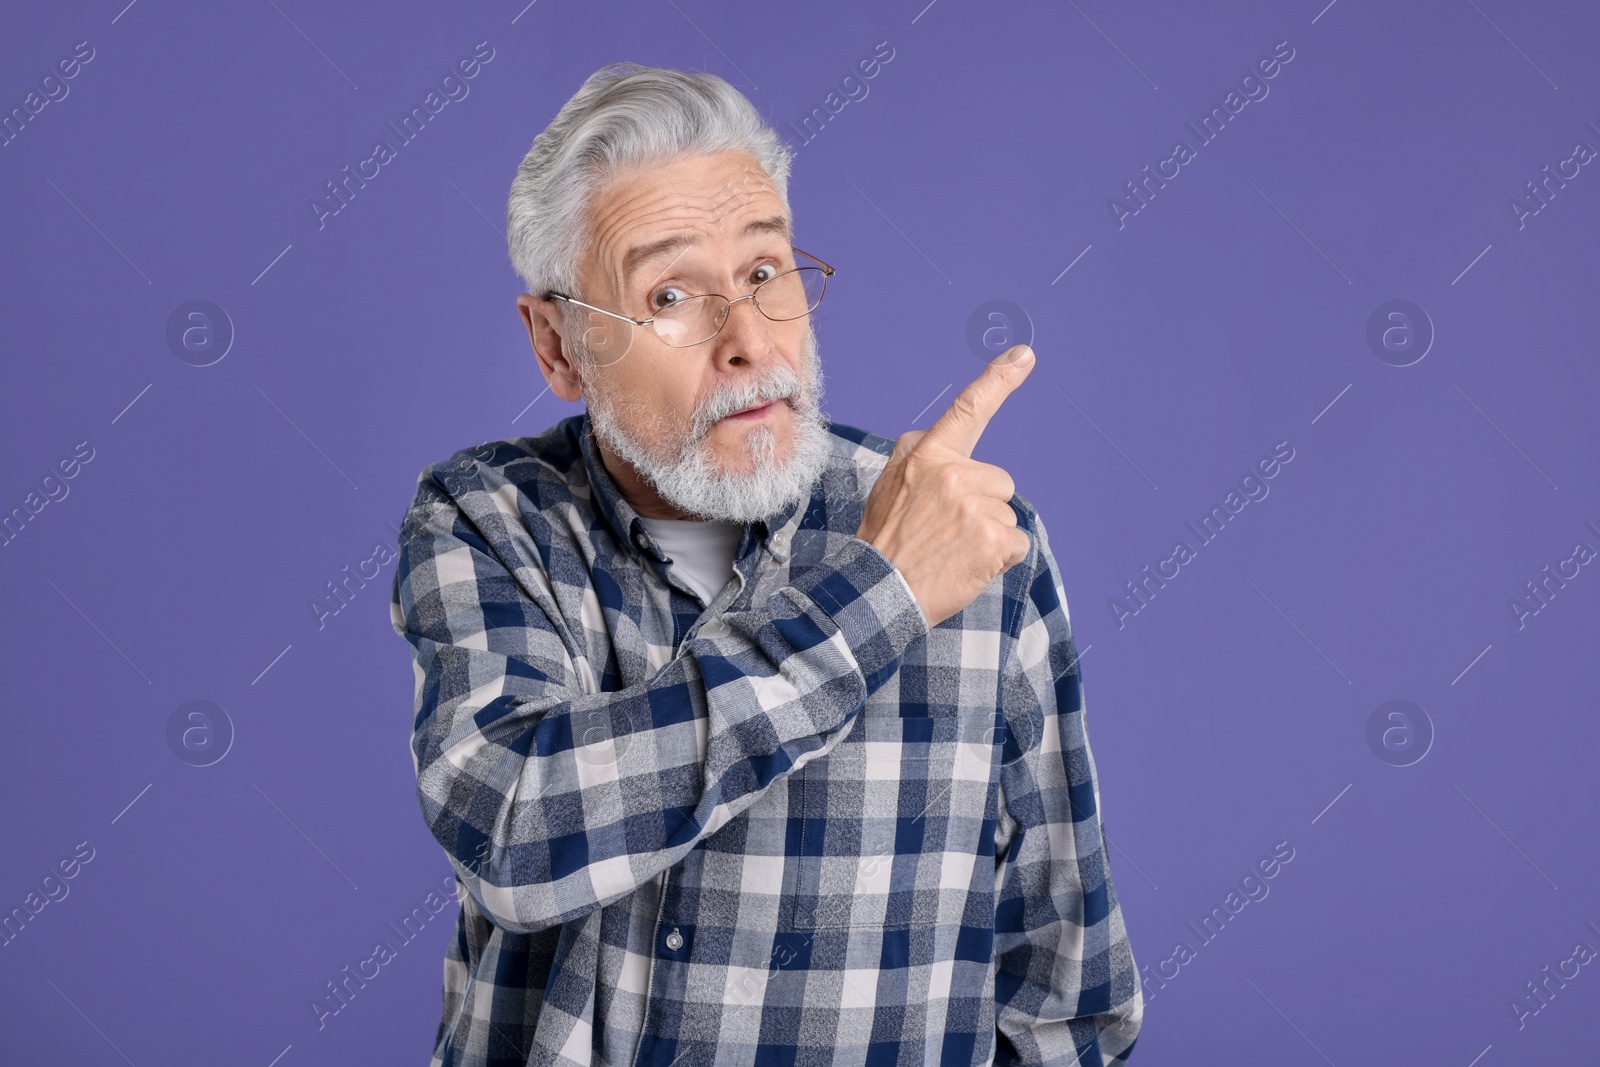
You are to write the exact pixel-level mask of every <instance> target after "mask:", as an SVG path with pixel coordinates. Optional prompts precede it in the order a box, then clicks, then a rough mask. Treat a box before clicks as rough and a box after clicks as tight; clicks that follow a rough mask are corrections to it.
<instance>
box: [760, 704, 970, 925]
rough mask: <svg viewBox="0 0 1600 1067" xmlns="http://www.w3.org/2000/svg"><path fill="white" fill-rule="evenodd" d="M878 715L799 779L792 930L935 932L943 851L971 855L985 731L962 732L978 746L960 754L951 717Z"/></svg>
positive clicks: (864, 717) (861, 721)
mask: <svg viewBox="0 0 1600 1067" xmlns="http://www.w3.org/2000/svg"><path fill="white" fill-rule="evenodd" d="M874 710H875V709H873V708H872V707H871V705H870V703H869V706H868V708H867V709H864V710H863V712H862V714H861V716H860V717H858V719H857V723H856V726H855V728H854V729H852V730H851V732H850V733H849V734H848V735H846V736H845V737H844V738H843V739H841V741H840V742H839V743H838V744H837V745H835V746H834V748H833V749H832V750H831V751H830V752H829V754H828V755H827V756H825V757H822V758H821V759H817V760H812V761H811V762H810V763H808V764H806V766H805V767H804V768H802V769H801V771H800V772H799V776H798V779H799V780H798V785H799V789H798V795H799V803H800V809H801V811H800V816H801V817H800V841H799V856H798V860H797V873H796V876H795V880H794V883H793V885H794V892H793V894H792V900H791V907H790V909H789V920H790V925H791V927H792V928H793V929H796V930H807V931H809V930H850V929H892V928H896V927H906V926H913V925H916V926H921V925H931V924H933V923H935V922H937V921H938V917H939V910H940V895H941V891H942V890H941V880H942V878H943V860H944V853H945V852H946V851H957V852H965V853H966V854H967V855H968V856H970V855H972V854H973V853H974V852H975V851H976V849H977V845H976V841H977V838H978V827H979V826H980V824H981V822H982V816H983V813H984V810H985V799H984V796H985V792H986V791H987V788H988V778H989V774H988V770H989V768H988V764H989V759H988V756H989V752H988V746H987V745H985V744H983V743H981V734H982V731H981V729H979V730H978V731H977V732H973V731H972V730H971V729H970V728H969V733H973V737H974V738H979V739H980V743H977V744H973V743H970V741H971V740H972V739H971V738H969V739H968V741H969V743H965V744H963V743H960V741H959V739H958V734H957V726H958V723H957V720H958V716H957V715H956V714H955V713H954V712H953V711H952V712H951V713H949V714H943V713H940V714H935V715H920V716H904V717H902V716H900V715H897V714H894V713H893V712H892V711H891V712H889V713H884V712H883V711H882V710H877V711H876V713H873V712H874ZM941 720H943V721H941ZM974 807H975V809H976V810H975V813H974ZM952 813H958V814H956V815H955V817H952ZM974 814H975V816H976V817H972V816H973V815H974ZM969 838H970V839H971V840H969Z"/></svg>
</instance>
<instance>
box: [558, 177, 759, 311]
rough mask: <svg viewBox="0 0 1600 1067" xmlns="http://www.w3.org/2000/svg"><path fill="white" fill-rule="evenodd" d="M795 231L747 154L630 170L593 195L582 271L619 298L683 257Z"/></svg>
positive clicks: (735, 249) (733, 250)
mask: <svg viewBox="0 0 1600 1067" xmlns="http://www.w3.org/2000/svg"><path fill="white" fill-rule="evenodd" d="M789 232H790V227H789V218H788V211H787V209H786V208H785V207H784V203H783V198H782V197H780V196H779V195H778V190H777V187H776V186H775V185H773V183H772V179H771V178H769V177H768V176H767V172H766V171H765V170H763V169H762V167H761V164H760V163H758V162H757V161H756V159H755V157H753V156H751V155H750V154H749V153H747V152H722V153H717V154H715V155H708V156H693V157H685V158H681V159H678V160H675V161H672V162H670V163H667V164H657V165H653V166H649V167H635V168H630V169H628V170H625V171H622V172H620V173H619V174H617V175H616V176H615V177H613V178H612V180H611V181H610V182H608V183H607V184H606V185H604V186H602V187H601V188H600V189H598V190H596V192H595V193H594V195H593V196H592V197H591V199H590V204H589V240H588V244H587V250H586V253H585V256H584V260H583V263H582V264H580V267H579V275H580V277H581V278H583V279H584V280H585V282H586V283H590V284H594V283H598V284H599V286H600V287H602V288H603V289H604V290H605V292H606V293H607V294H608V295H613V296H615V295H618V294H622V293H623V292H625V291H627V290H628V289H631V288H637V287H638V286H639V285H641V284H648V282H649V281H650V280H651V279H652V278H657V277H660V276H661V274H662V273H663V272H664V271H665V270H668V269H670V267H671V266H672V265H674V264H681V263H682V262H683V261H684V260H689V259H692V260H693V261H695V262H707V261H708V260H709V259H713V258H716V257H720V256H721V255H723V254H725V253H726V254H734V255H737V254H738V253H740V252H741V251H742V250H743V249H744V248H745V247H746V246H747V245H749V244H752V243H757V242H760V241H762V240H765V241H766V242H767V243H770V242H771V239H772V238H773V237H774V236H777V237H779V238H781V241H780V243H781V244H783V245H785V246H786V245H787V243H788V235H789Z"/></svg>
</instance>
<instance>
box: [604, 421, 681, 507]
mask: <svg viewBox="0 0 1600 1067" xmlns="http://www.w3.org/2000/svg"><path fill="white" fill-rule="evenodd" d="M595 444H596V445H597V446H599V449H600V460H601V462H602V463H604V464H605V465H606V472H607V473H608V474H610V475H611V480H612V481H613V482H615V483H616V484H617V491H618V492H620V493H621V494H622V499H624V500H626V501H627V502H628V504H629V505H630V506H631V507H632V508H633V510H634V511H637V512H638V513H639V514H640V515H642V516H644V517H645V518H647V519H695V520H700V519H703V516H700V515H691V514H689V513H688V512H686V511H683V510H681V509H679V508H677V507H675V506H673V505H672V504H670V503H668V502H667V501H666V500H664V499H663V498H662V496H661V494H660V493H657V492H656V491H655V488H654V487H653V486H651V485H650V483H649V482H647V481H645V480H644V479H643V478H642V477H640V475H639V472H638V471H637V470H635V469H634V467H633V464H631V463H629V462H628V461H627V460H625V459H623V458H622V457H621V456H619V455H617V454H615V453H614V452H612V451H611V449H609V448H607V447H606V443H605V442H604V441H603V440H601V439H600V437H599V436H598V435H597V436H596V437H595Z"/></svg>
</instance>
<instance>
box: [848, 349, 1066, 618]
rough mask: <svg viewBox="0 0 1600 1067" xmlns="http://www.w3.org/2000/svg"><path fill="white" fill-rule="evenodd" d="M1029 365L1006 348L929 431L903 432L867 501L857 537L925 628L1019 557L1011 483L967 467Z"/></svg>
mask: <svg viewBox="0 0 1600 1067" xmlns="http://www.w3.org/2000/svg"><path fill="white" fill-rule="evenodd" d="M1034 361H1035V357H1034V354H1033V349H1031V348H1029V347H1028V346H1027V345H1013V346H1012V347H1011V348H1008V349H1007V350H1006V351H1004V352H1002V353H1001V354H1000V355H999V356H998V357H996V359H995V360H994V361H993V362H991V363H990V364H989V365H988V366H987V367H985V368H984V369H983V373H982V374H980V375H978V377H977V378H975V379H974V380H973V381H972V382H971V383H970V384H969V385H968V386H967V387H966V388H965V389H963V390H961V392H959V393H957V394H956V397H955V399H954V400H952V401H951V402H950V406H949V408H947V409H946V410H945V412H944V413H943V414H942V415H940V416H939V418H938V419H937V420H935V422H934V424H933V425H932V426H930V427H929V428H928V429H926V430H908V431H907V432H905V433H903V434H901V435H900V436H899V437H898V438H897V439H896V440H895V446H894V452H893V454H892V455H890V457H889V463H888V465H887V466H886V467H884V469H883V473H882V474H880V475H879V476H878V480H877V481H876V482H875V483H874V484H873V486H872V492H871V493H870V494H869V495H868V497H867V505H866V509H865V512H864V513H863V515H862V518H861V527H860V529H858V530H857V531H856V536H857V537H859V538H861V539H862V540H863V541H866V542H868V543H869V544H871V545H872V546H873V547H874V548H876V549H877V550H878V551H879V552H882V553H883V554H884V555H885V556H886V557H888V559H889V561H890V562H892V563H893V564H894V565H895V567H896V568H897V569H898V570H899V571H900V573H901V574H902V575H904V576H905V579H906V583H907V584H908V585H910V586H911V591H912V593H913V594H914V595H915V596H916V598H917V603H918V604H919V605H920V606H921V608H922V615H923V617H924V618H925V619H926V620H927V622H928V625H929V626H937V625H938V624H939V623H941V622H943V621H944V620H945V619H948V618H949V617H950V616H952V615H954V614H955V613H956V612H958V611H960V610H961V609H962V608H964V607H966V606H967V605H968V604H970V603H972V602H973V601H974V600H975V599H977V596H978V594H979V593H981V592H983V590H984V587H986V586H987V585H988V584H989V583H990V582H991V581H993V580H994V578H995V576H996V575H999V574H1002V573H1004V572H1005V571H1006V570H1008V569H1009V568H1011V567H1013V566H1015V565H1016V564H1018V563H1020V562H1022V560H1024V559H1026V558H1027V555H1028V535H1027V534H1026V533H1024V532H1023V531H1022V530H1019V529H1017V516H1016V513H1015V512H1014V511H1012V510H1011V504H1010V500H1011V497H1012V494H1014V493H1015V492H1016V486H1015V485H1014V483H1013V482H1012V480H1011V475H1009V474H1007V473H1006V472H1005V470H1004V469H1002V468H1000V467H997V466H995V465H994V464H992V463H982V462H979V461H978V460H975V459H973V458H972V450H973V448H974V447H976V445H977V443H978V438H979V437H980V436H981V435H982V434H983V431H984V427H986V426H988V424H989V420H990V419H991V418H993V417H994V413H995V412H996V411H998V410H999V408H1000V404H1001V403H1002V402H1003V401H1004V400H1005V398H1006V397H1008V396H1010V395H1011V391H1012V390H1013V389H1015V388H1016V387H1017V386H1018V385H1020V384H1021V383H1022V380H1023V379H1024V378H1026V377H1027V376H1028V373H1029V371H1031V370H1033V364H1034Z"/></svg>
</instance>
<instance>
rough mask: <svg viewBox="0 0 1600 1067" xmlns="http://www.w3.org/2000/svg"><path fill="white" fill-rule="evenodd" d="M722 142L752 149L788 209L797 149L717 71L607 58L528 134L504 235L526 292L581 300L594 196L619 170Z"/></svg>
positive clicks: (706, 150)
mask: <svg viewBox="0 0 1600 1067" xmlns="http://www.w3.org/2000/svg"><path fill="white" fill-rule="evenodd" d="M729 149H737V150H743V151H745V152H749V153H750V154H751V155H752V156H754V157H755V158H756V161H757V162H758V163H760V164H761V167H762V169H763V170H765V171H766V173H767V177H769V178H770V179H772V184H773V185H774V186H776V187H777V190H778V196H779V198H780V199H781V200H782V201H783V206H784V210H785V211H787V210H789V167H790V164H791V162H792V161H793V159H794V150H793V149H792V148H790V147H789V145H788V144H787V143H785V142H784V141H783V139H782V138H780V137H779V136H778V135H777V133H776V132H774V130H773V129H772V127H771V126H770V125H769V124H768V123H767V122H766V120H765V119H763V118H762V117H761V114H760V112H758V111H757V110H756V108H755V105H753V104H752V103H750V101H749V100H748V99H747V98H746V97H745V96H744V94H743V93H741V92H739V91H738V90H737V89H735V88H734V87H733V86H731V85H729V84H728V83H727V82H726V81H724V80H723V79H722V78H719V77H717V76H716V75H715V74H701V73H697V72H694V71H684V70H672V69H669V68H665V67H645V66H641V65H639V64H637V63H626V62H624V63H610V64H607V65H606V66H604V67H601V68H600V69H599V70H597V71H595V72H594V73H593V74H591V75H590V76H589V78H588V80H587V81H585V82H584V83H583V85H582V87H580V88H579V89H578V91H577V92H576V93H574V94H573V95H572V99H570V100H568V101H567V102H566V104H564V105H563V106H562V108H561V110H560V112H559V113H557V115H556V117H555V119H554V121H552V122H551V123H550V125H549V126H547V127H545V129H544V131H543V132H541V133H540V134H539V136H537V137H535V138H534V139H533V147H532V148H530V149H528V154H527V155H525V156H523V157H522V163H521V165H519V166H518V167H517V176H516V178H515V179H514V180H513V181H512V183H511V197H510V200H509V202H508V203H507V206H506V237H507V243H508V245H509V247H510V252H511V265H512V266H513V267H514V268H516V271H517V273H518V274H520V275H521V276H522V280H523V283H524V284H525V285H526V286H527V292H529V293H532V294H533V295H535V296H540V297H542V296H544V294H545V293H547V292H549V291H550V290H559V291H561V292H563V293H566V294H567V295H568V296H572V297H575V298H581V296H582V294H580V293H579V292H578V277H577V268H578V262H579V258H580V257H581V256H582V254H583V251H584V249H585V247H586V238H587V236H588V227H589V223H590V218H589V213H588V208H589V201H590V198H591V197H592V196H593V194H594V193H595V192H596V191H597V190H599V189H600V188H602V187H603V186H604V185H605V184H606V183H607V182H608V181H609V180H610V179H611V178H612V177H613V176H614V175H615V174H616V173H617V172H618V171H619V170H621V169H623V168H626V167H630V166H635V165H639V164H645V165H648V164H655V163H662V162H666V161H668V160H671V159H674V158H677V157H680V156H685V155H709V154H712V153H714V152H721V151H727V150H729Z"/></svg>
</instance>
